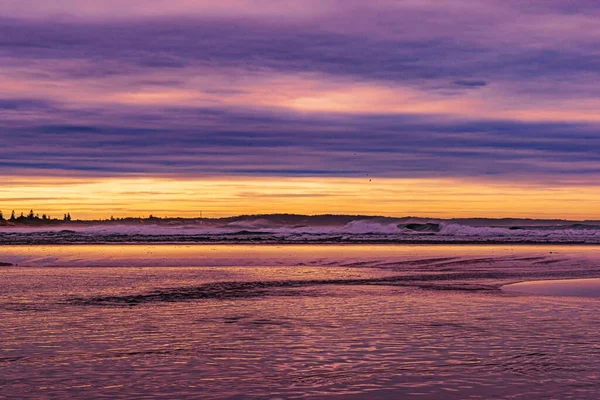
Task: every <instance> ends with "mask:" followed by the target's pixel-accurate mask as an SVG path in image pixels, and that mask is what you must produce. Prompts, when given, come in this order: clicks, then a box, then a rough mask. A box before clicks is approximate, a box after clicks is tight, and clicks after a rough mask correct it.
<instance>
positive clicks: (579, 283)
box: [502, 278, 600, 297]
mask: <svg viewBox="0 0 600 400" xmlns="http://www.w3.org/2000/svg"><path fill="white" fill-rule="evenodd" d="M502 289H503V290H505V291H507V292H517V293H529V294H536V295H545V296H577V297H600V279H597V278H596V279H594V278H592V279H557V280H550V281H532V282H520V283H514V284H511V285H506V286H503V287H502Z"/></svg>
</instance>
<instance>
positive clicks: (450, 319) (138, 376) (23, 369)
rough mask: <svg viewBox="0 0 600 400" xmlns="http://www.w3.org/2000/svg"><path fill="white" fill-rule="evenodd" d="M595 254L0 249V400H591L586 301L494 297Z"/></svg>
mask: <svg viewBox="0 0 600 400" xmlns="http://www.w3.org/2000/svg"><path fill="white" fill-rule="evenodd" d="M598 254H599V252H598V248H593V247H589V246H588V247H576V246H570V247H557V246H554V247H543V246H516V247H510V246H279V247H275V246H238V247H236V246H191V247H186V246H125V248H124V249H123V248H121V247H116V246H115V247H112V246H89V247H85V246H72V247H61V246H54V247H52V246H49V247H44V248H36V247H29V248H27V247H16V248H11V247H4V248H2V249H1V251H0V259H2V260H3V261H4V260H5V261H6V262H10V263H15V264H18V266H12V267H11V266H6V267H3V268H0V281H1V282H2V291H1V292H0V332H2V341H0V368H1V369H2V374H0V393H1V395H0V397H5V398H8V399H20V398H32V397H43V398H73V399H87V398H92V397H94V398H96V397H108V398H190V399H195V398H198V397H202V398H207V399H211V398H214V399H220V398H277V397H279V398H337V397H344V398H439V399H465V398H479V399H481V398H514V399H546V398H577V399H595V398H596V397H597V390H598V387H597V382H598V373H597V371H598V370H600V361H599V360H600V347H598V346H597V345H596V343H597V340H596V335H597V327H598V326H599V325H600V315H599V314H598V313H597V305H598V303H597V300H596V299H591V298H577V297H551V296H548V297H544V296H532V295H522V294H516V293H511V292H507V291H504V290H499V288H500V287H502V285H505V284H508V283H511V282H515V281H522V280H539V279H564V278H572V277H599V276H600V263H598V260H599V258H600V256H599V255H598ZM574 327H576V328H577V329H574Z"/></svg>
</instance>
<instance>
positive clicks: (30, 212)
mask: <svg viewBox="0 0 600 400" xmlns="http://www.w3.org/2000/svg"><path fill="white" fill-rule="evenodd" d="M27 219H29V220H31V219H35V214H34V213H33V210H29V214H27Z"/></svg>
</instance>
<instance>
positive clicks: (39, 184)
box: [0, 177, 600, 220]
mask: <svg viewBox="0 0 600 400" xmlns="http://www.w3.org/2000/svg"><path fill="white" fill-rule="evenodd" d="M4 181H5V182H6V183H5V184H4V186H3V187H2V188H0V210H2V211H3V212H4V216H5V217H7V216H9V215H10V212H11V211H12V210H15V212H17V214H19V213H20V212H25V213H27V212H28V211H29V210H30V209H33V210H34V211H36V212H38V213H40V214H41V213H46V214H50V215H51V216H53V217H60V216H62V214H63V213H66V212H70V213H71V214H72V215H73V217H74V218H76V219H105V218H109V217H110V216H111V215H113V216H115V217H125V216H133V217H138V216H139V217H146V216H148V215H150V214H152V215H154V216H159V217H167V216H170V217H198V216H200V213H201V212H202V215H203V216H204V217H224V216H232V215H240V214H269V213H295V214H363V215H386V216H423V217H432V218H436V217H437V218H452V217H459V218H460V217H493V218H506V217H523V218H525V217H526V218H563V219H577V220H583V219H600V210H599V208H598V199H599V198H600V186H594V187H590V186H583V185H573V186H562V187H559V186H556V187H554V186H532V185H521V186H518V185H514V184H511V185H508V184H501V183H482V182H474V181H464V180H454V179H396V178H393V179H392V178H373V179H372V180H369V179H368V178H366V179H365V178H291V177H277V178H264V177H263V178H240V177H231V178H227V177H220V178H206V179H193V180H191V179H190V180H181V179H180V180H169V179H164V178H104V179H92V178H89V179H68V178H63V179H55V178H48V179H42V178H30V179H19V180H12V181H11V180H10V178H5V179H4ZM574 205H575V206H574Z"/></svg>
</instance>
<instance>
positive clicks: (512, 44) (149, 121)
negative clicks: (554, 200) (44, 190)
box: [0, 0, 600, 182]
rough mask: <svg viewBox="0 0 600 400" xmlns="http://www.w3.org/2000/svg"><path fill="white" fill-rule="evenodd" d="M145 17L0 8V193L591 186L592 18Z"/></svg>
mask: <svg viewBox="0 0 600 400" xmlns="http://www.w3.org/2000/svg"><path fill="white" fill-rule="evenodd" d="M140 4H141V3H140V2H134V1H125V2H123V1H119V2H116V1H114V2H113V1H106V2H97V1H94V2H92V1H87V0H85V1H74V0H60V1H56V2H47V1H44V2H42V1H39V2H38V1H33V0H29V1H22V0H20V1H18V2H17V1H12V0H10V1H6V2H3V3H2V5H0V13H1V14H2V15H3V16H4V18H2V19H0V118H1V119H2V122H3V124H2V126H0V145H2V146H5V147H7V148H10V149H11V151H10V152H7V154H6V156H3V158H2V160H1V161H0V168H1V172H2V174H3V175H7V174H17V175H18V174H25V175H30V174H41V175H48V176H52V175H62V174H71V175H79V176H116V175H119V176H121V175H161V176H175V177H194V176H213V175H218V176H229V175H243V176H334V177H339V176H352V177H362V176H367V175H368V176H376V177H400V178H406V177H415V176H416V177H427V178H431V177H436V176H446V177H453V178H460V177H465V178H474V179H495V180H502V179H504V180H511V179H513V180H514V179H524V180H529V181H530V182H534V181H537V180H540V179H541V180H545V181H549V180H552V179H560V180H564V181H565V182H566V181H572V180H580V179H585V180H589V181H592V180H593V179H596V178H597V177H598V175H599V174H600V172H599V171H598V167H597V160H598V157H599V155H600V116H599V115H598V112H597V110H598V109H599V108H600V101H599V100H598V98H599V96H600V85H599V84H598V83H597V82H599V81H600V80H599V79H598V78H600V76H599V75H600V56H598V54H599V53H598V51H597V49H598V45H597V43H598V41H599V40H600V28H598V24H597V21H596V18H595V16H594V12H597V11H598V8H597V4H596V3H594V2H589V1H575V2H570V5H569V6H566V5H565V3H564V2H559V1H548V2H538V3H536V4H532V3H527V2H516V1H494V0H489V1H471V0H458V1H452V2H439V1H426V0H420V1H416V0H415V1H413V0H410V1H403V2H397V1H381V2H377V4H372V2H371V3H367V2H364V1H358V0H351V1H344V2H341V1H337V0H331V1H321V2H316V1H315V2H312V1H311V2H310V4H308V3H306V2H280V1H278V2H274V1H254V2H242V1H234V0H227V1H223V2H216V3H215V2H190V1H177V0H174V1H168V2H167V1H159V0H156V1H155V0H152V3H151V4H150V3H148V2H144V4H141V5H140ZM57 15H60V17H59V18H57V17H56V16H57Z"/></svg>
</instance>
